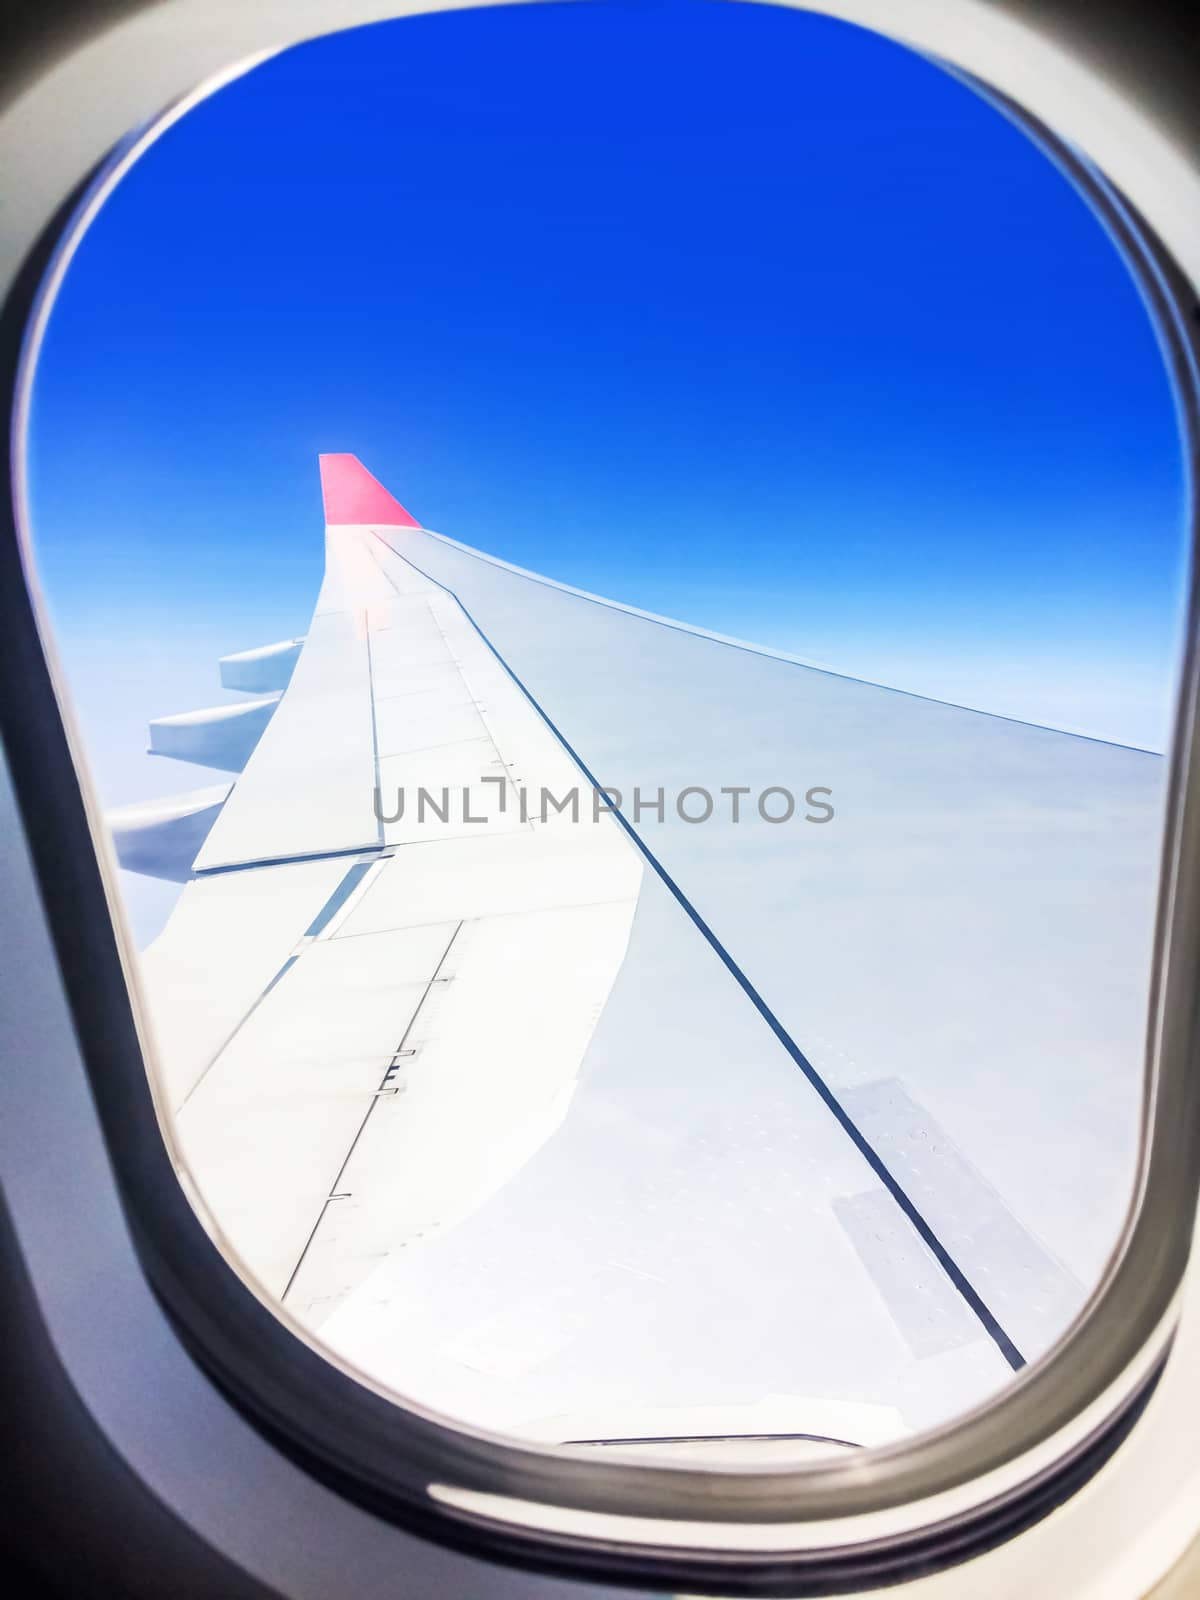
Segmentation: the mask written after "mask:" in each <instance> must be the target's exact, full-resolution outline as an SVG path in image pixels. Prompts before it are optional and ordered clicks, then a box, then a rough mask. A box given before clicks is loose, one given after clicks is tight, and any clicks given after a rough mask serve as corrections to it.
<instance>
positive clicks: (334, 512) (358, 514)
mask: <svg viewBox="0 0 1200 1600" xmlns="http://www.w3.org/2000/svg"><path fill="white" fill-rule="evenodd" d="M321 495H322V497H323V499H324V501H325V521H326V522H327V523H332V524H334V525H335V526H336V525H338V524H340V523H348V522H349V523H359V524H366V525H368V526H370V527H379V528H419V527H420V526H421V524H420V523H419V522H418V521H417V519H416V517H411V516H409V514H408V512H407V511H405V509H404V507H403V506H402V505H401V504H400V502H399V500H396V499H393V497H392V496H391V495H390V494H389V493H388V492H387V490H386V489H385V488H384V487H383V485H382V484H381V483H379V482H378V481H377V480H376V479H375V478H373V477H372V476H371V474H370V473H369V472H368V471H367V469H366V467H364V466H363V464H362V462H361V461H360V460H359V459H358V457H357V456H322V457H321Z"/></svg>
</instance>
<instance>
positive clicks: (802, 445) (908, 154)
mask: <svg viewBox="0 0 1200 1600" xmlns="http://www.w3.org/2000/svg"><path fill="white" fill-rule="evenodd" d="M321 450H331V451H341V450H348V451H353V452H355V453H356V454H358V455H359V456H361V457H362V459H363V460H364V461H365V462H366V463H367V464H368V466H369V467H371V469H372V470H373V471H374V472H375V473H376V474H377V475H378V476H379V477H380V478H381V479H382V480H383V482H384V483H386V484H387V485H388V487H389V488H391V489H392V490H393V492H394V493H395V494H396V495H397V496H398V497H399V498H400V499H401V500H402V501H403V502H404V503H405V504H406V505H407V506H408V507H409V508H410V509H411V510H412V511H413V513H414V514H415V515H416V516H417V517H419V518H420V519H422V520H423V521H424V522H425V523H426V524H427V525H428V526H430V527H432V528H435V529H437V530H439V531H441V532H444V533H447V534H450V535H451V536H453V537H455V538H458V539H461V540H463V541H465V542H467V543H469V544H473V545H477V546H479V547H481V548H483V549H485V550H488V551H490V552H492V553H495V554H497V555H499V556H501V557H503V558H505V559H507V560H510V561H515V562H517V563H519V564H521V565H524V566H528V567H532V568H534V569H537V570H539V571H542V572H545V573H548V574H550V575H551V576H553V577H556V578H559V579H562V580H565V581H567V582H569V583H573V584H577V585H580V586H582V587H584V588H588V589H592V590H595V591H598V592H600V593H604V594H608V595H612V596H614V597H616V598H619V599H622V600H625V601H628V602H630V603H632V604H635V605H639V606H643V607H647V608H649V609H652V610H656V611H660V612H664V613H667V614H670V615H674V616H679V617H682V618H684V619H686V620H688V621H692V622H695V623H698V624H700V625H703V626H706V627H710V628H714V629H717V630H719V631H723V632H726V633H731V634H735V635H738V636H741V637H746V638H752V639H755V640H758V641H761V642H764V643H766V644H768V645H773V646H776V647H778V648H781V649H784V650H789V651H794V652H797V653H799V654H802V655H805V656H807V657H810V658H815V659H818V660H821V661H824V662H827V663H829V664H830V665H833V666H836V667H838V668H839V669H841V670H845V671H849V672H857V673H859V674H861V675H863V676H866V677H873V678H876V679H879V680H881V681H884V682H888V683H891V684H894V685H897V686H900V687H906V688H913V689H917V690H920V691H922V692H925V693H931V694H935V695H941V696H944V697H946V698H950V699H955V700H959V701H962V702H965V703H968V704H975V705H979V706H982V707H984V708H986V709H993V710H999V711H1003V712H1006V713H1010V714H1015V715H1019V716H1025V717H1029V718H1031V719H1033V720H1043V721H1048V722H1052V723H1057V724H1060V725H1068V726H1076V727H1083V728H1085V729H1088V730H1091V731H1094V732H1097V733H1099V734H1101V735H1104V736H1106V737H1111V738H1115V739H1120V740H1126V741H1129V742H1133V743H1139V744H1145V745H1150V746H1157V747H1160V748H1161V745H1162V742H1163V739H1164V737H1165V732H1164V730H1165V723H1166V714H1167V709H1168V705H1169V698H1170V689H1171V676H1172V670H1173V662H1174V652H1175V647H1176V638H1177V610H1178V599H1179V590H1180V567H1181V559H1182V537H1181V530H1182V504H1183V486H1182V472H1181V466H1180V451H1179V446H1178V442H1177V437H1176V429H1175V422H1174V417H1173V410H1172V403H1171V397H1170V393H1169V389H1168V385H1167V382H1166V379H1165V376H1164V373H1163V369H1162V364H1161V360H1160V357H1159V354H1158V351H1157V348H1156V344H1155V339H1154V334H1153V331H1152V329H1151V326H1150V324H1149V322H1148V319H1147V317H1146V314H1145V312H1144V310H1143V308H1142V305H1141V303H1140V300H1139V298H1138V294H1137V291H1136V289H1135V287H1134V285H1133V283H1132V281H1131V280H1130V278H1129V276H1128V273H1127V271H1126V269H1125V267H1124V265H1123V264H1122V262H1121V261H1120V259H1119V258H1118V256H1117V254H1116V253H1115V251H1114V249H1113V247H1112V246H1111V244H1110V243H1109V241H1108V239H1107V237H1106V236H1105V234H1104V232H1103V230H1102V228H1101V226H1100V224H1099V223H1098V222H1097V221H1096V220H1095V218H1094V217H1093V216H1092V215H1091V213H1090V212H1089V210H1088V209H1087V207H1086V205H1085V204H1084V203H1083V202H1082V201H1081V200H1080V199H1079V198H1078V197H1077V196H1076V194H1075V193H1074V191H1073V190H1072V189H1071V187H1070V186H1069V184H1068V183H1067V182H1066V181H1065V180H1064V179H1063V178H1062V177H1061V176H1060V175H1059V174H1058V173H1057V172H1056V171H1055V170H1054V168H1053V167H1052V166H1050V164H1049V163H1048V162H1047V161H1046V160H1045V158H1044V157H1043V156H1042V155H1041V154H1040V153H1039V152H1038V151H1037V150H1036V149H1034V148H1033V147H1032V146H1031V145H1030V144H1029V143H1028V141H1027V140H1026V139H1025V137H1024V136H1023V135H1022V134H1021V133H1020V132H1019V131H1018V130H1016V129H1015V128H1014V127H1012V126H1011V125H1010V124H1009V123H1008V122H1007V121H1006V120H1005V119H1004V118H1002V117H1001V116H1000V115H999V114H998V113H997V112H995V111H994V110H993V109H992V108H990V107H989V106H988V105H987V104H985V103H984V102H983V101H982V100H980V99H979V98H977V97H976V96H975V95H974V94H973V93H972V92H971V91H970V90H969V89H967V88H965V87H964V86H962V85H961V84H959V83H957V82H955V81H953V80H952V79H951V78H950V77H949V76H947V75H946V74H945V73H943V72H942V71H941V70H940V69H939V68H938V67H937V66H935V65H933V64H931V63H929V62H926V61H924V60H922V59H920V58H918V57H916V56H914V55H912V54H910V53H908V52H906V51H905V50H903V49H901V48H900V47H898V46H896V45H893V44H891V43H888V42H886V41H884V40H882V39H880V38H877V37H875V36H873V35H871V34H868V33H865V32H863V31H861V30H857V29H852V28H849V27H847V26H845V25H843V24H840V23H836V22H833V21H830V20H828V19H824V18H818V17H814V16H812V15H805V14H799V13H795V12H791V11H788V10H785V9H775V8H772V7H769V6H756V5H729V4H723V3H719V0H709V3H699V0H685V3H670V4H660V5H647V4H637V5H611V4H587V5H538V6H529V7H527V6H517V7H512V8H497V9H490V10H485V11H480V12H465V13H459V14H451V15H443V16H435V17H428V18H417V19H408V20H403V21H400V22H395V23H389V24H383V25H377V26H374V27H370V28H366V29H359V30H356V31H353V32H350V33H347V34H343V35H340V36H335V37H332V38H329V39H325V40H321V41H318V42H316V43H313V44H309V45H305V46H301V47H299V48H296V49H294V50H291V51H288V52H287V53H285V54H283V55H280V56H278V57H276V58H275V59H273V60H271V61H269V62H267V63H266V64H264V65H262V66H260V67H258V68H257V69H255V70H254V71H253V72H252V73H250V74H249V75H248V76H246V77H244V78H243V79H241V80H240V81H238V82H236V83H234V84H232V85H230V86H228V87H226V88H225V89H223V90H222V91H221V92H219V93H218V94H216V95H214V96H213V97H212V98H211V99H209V100H208V101H206V102H205V103H203V104H202V105H200V106H199V107H198V108H197V109H195V110H194V111H192V112H191V113H190V114H189V115H188V116H187V117H185V118H184V119H183V120H182V121H181V122H180V123H179V124H177V125H176V126H175V127H173V128H171V129H170V130H169V131H168V132H167V134H166V135H165V136H164V137H163V138H162V139H160V140H159V142H158V143H157V144H156V145H154V146H153V148H151V149H150V151H149V152H148V154H147V155H146V156H145V157H144V158H143V159H142V160H141V161H140V163H139V164H138V165H137V166H136V168H135V169H134V170H133V171H132V172H131V173H130V174H129V176H128V177H127V178H126V179H125V180H124V181H123V183H122V184H121V185H120V187H119V189H118V190H117V192H116V193H115V194H114V195H113V197H112V198H111V200H110V201H109V202H108V204H107V205H106V206H105V208H104V210H103V212H102V214H101V215H100V217H99V219H98V220H97V221H96V223H95V225H94V226H93V227H92V229H91V231H90V233H89V234H88V236H87V237H86V239H85V240H84V241H83V243H82V245H81V247H80V249H79V251H78V254H77V256H76V258H75V260H74V262H73V264H72V267H71V269H70V272H69V274H68V277H67V280H66V283H65V285H64V288H63V291H62V294H61V296H60V299H59V301H58V304H57V305H56V307H55V309H54V313H53V317H52V321H51V325H50V329H49V333H48V337H47V341H46V345H45V349H44V353H43V356H42V360H41V365H40V367H39V371H38V374H37V379H36V385H35V396H34V407H33V417H32V430H31V439H30V451H31V461H30V467H31V484H32V508H33V517H34V531H35V538H36V544H37V550H38V554H39V558H40V564H41V568H42V574H43V579H44V584H45V588H46V590H47V592H48V595H49V599H50V604H51V609H52V612H53V615H54V618H55V620H56V623H57V626H58V630H59V635H60V641H61V644H62V648H63V652H64V655H65V659H66V662H67V666H68V669H69V671H70V673H71V675H72V678H73V682H74V684H75V688H76V695H77V700H78V704H79V711H80V716H81V720H82V723H83V726H84V730H85V733H86V734H87V735H88V736H89V738H90V741H91V745H92V751H93V757H94V760H95V763H96V766H97V769H98V773H99V779H100V787H101V793H102V795H103V797H104V799H105V800H106V801H107V802H108V803H119V802H124V801H129V800H134V799H137V798H141V797H144V796H148V795H151V794H156V793H167V792H172V791H174V790H182V789H185V788H190V787H195V786H197V785H199V784H201V783H203V782H204V781H205V775H204V774H203V773H197V772H196V771H195V769H189V768H187V767H176V766H175V765H174V764H173V763H169V762H162V761H160V762H157V763H156V762H154V761H152V760H150V759H149V758H146V757H144V756H143V754H142V751H143V748H144V743H145V730H144V724H145V721H146V720H147V719H148V718H149V717H151V716H155V715H160V714H164V713H168V712H173V711H180V710H186V709H189V708H190V707H192V706H197V705H203V704H208V703H212V702H214V701H216V700H218V699H220V698H222V696H221V693H220V691H219V690H218V689H217V687H216V666H215V657H216V655H218V654H220V653H221V652H223V651H227V650H235V649H242V648H247V647H250V646H253V645H256V644H259V643H263V642H267V641H270V640H273V639H276V638H281V637H286V636H289V635H291V634H294V633H299V632H302V631H303V630H304V628H305V626H306V623H307V620H308V617H309V614H310V612H311V606H312V602H313V599H314V597H315V594H316V590H317V586H318V583H319V579H320V573H321V562H322V544H321V512H320V498H319V488H318V479H317V467H316V457H317V453H318V451H321Z"/></svg>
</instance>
